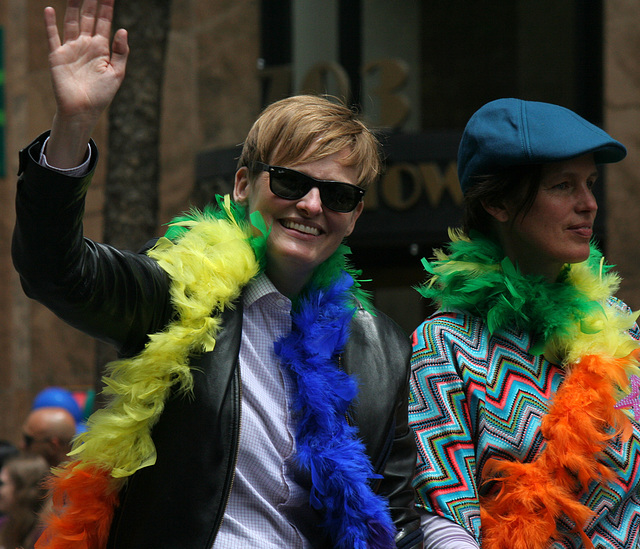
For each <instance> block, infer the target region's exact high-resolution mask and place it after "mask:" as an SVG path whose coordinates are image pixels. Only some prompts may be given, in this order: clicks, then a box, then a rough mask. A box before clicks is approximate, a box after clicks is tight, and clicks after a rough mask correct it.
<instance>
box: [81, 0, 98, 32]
mask: <svg viewBox="0 0 640 549" xmlns="http://www.w3.org/2000/svg"><path fill="white" fill-rule="evenodd" d="M97 11H98V0H84V2H83V3H82V11H81V12H80V34H88V35H89V36H91V35H93V30H94V29H95V26H96V13H97Z"/></svg>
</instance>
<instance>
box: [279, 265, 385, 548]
mask: <svg viewBox="0 0 640 549" xmlns="http://www.w3.org/2000/svg"><path fill="white" fill-rule="evenodd" d="M353 285H354V280H353V278H352V277H351V276H350V275H349V274H348V273H346V272H344V271H343V272H341V274H340V275H339V276H338V277H337V280H335V282H334V283H333V284H331V285H330V286H328V287H325V288H316V289H314V290H312V291H309V292H307V293H306V294H305V297H303V298H302V299H301V300H300V302H299V303H297V304H296V307H295V310H294V312H293V313H292V321H293V329H292V331H291V333H290V334H289V335H287V336H285V337H283V338H282V339H280V340H279V341H277V342H275V344H274V345H275V351H276V354H277V355H278V356H279V357H280V359H281V361H282V365H283V366H284V367H285V368H286V369H287V370H288V371H289V372H290V373H291V375H292V378H293V380H294V383H295V385H296V396H295V399H294V403H293V411H294V413H295V414H296V415H297V418H298V429H297V435H296V442H297V459H298V461H299V463H300V465H301V466H302V467H303V468H304V469H306V470H307V471H309V472H310V475H311V481H312V488H311V493H310V497H309V500H310V504H311V506H312V507H313V508H314V509H316V510H319V511H322V512H323V513H322V514H323V517H324V518H323V521H322V526H323V527H324V528H325V530H326V531H327V532H329V534H330V535H331V538H332V541H333V544H334V546H335V547H336V548H337V549H388V548H390V547H395V543H394V531H395V529H394V526H393V522H392V520H391V517H390V515H389V511H388V503H387V501H386V500H385V499H384V498H382V497H380V496H378V495H376V494H375V493H374V492H373V490H372V489H371V486H370V484H369V482H370V480H371V479H375V478H380V476H379V475H376V474H375V473H374V472H373V468H372V466H371V463H370V462H369V459H368V457H367V454H366V452H365V447H364V444H363V443H362V441H361V440H360V439H359V438H358V430H357V428H356V427H355V426H353V425H350V424H349V422H348V421H347V410H348V408H349V406H350V404H351V402H352V401H353V400H354V398H355V397H356V395H357V392H358V387H357V383H356V380H355V379H353V378H351V377H350V376H349V375H348V374H347V373H345V372H344V371H342V370H341V369H340V368H338V366H337V364H338V360H339V355H340V353H341V352H342V350H343V349H344V346H345V344H346V342H347V339H348V337H349V324H350V322H351V319H352V318H353V315H354V313H355V310H356V309H355V304H354V300H353Z"/></svg>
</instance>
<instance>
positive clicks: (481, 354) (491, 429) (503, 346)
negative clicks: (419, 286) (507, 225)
mask: <svg viewBox="0 0 640 549" xmlns="http://www.w3.org/2000/svg"><path fill="white" fill-rule="evenodd" d="M608 306H610V307H622V308H625V309H627V310H628V308H627V307H626V306H625V305H624V304H622V302H620V301H619V300H617V299H615V298H611V299H610V300H609V303H608ZM629 312H630V311H629ZM630 335H631V337H633V338H634V339H636V340H640V330H639V329H638V327H637V325H635V326H634V328H633V329H632V330H631V333H630ZM531 346H532V341H531V336H530V334H529V333H527V332H526V331H523V330H519V329H517V328H515V327H514V328H513V329H501V330H497V331H496V332H495V333H494V334H493V335H492V334H490V332H489V330H488V327H487V324H486V323H485V322H484V321H483V320H482V319H480V318H478V317H475V316H472V315H470V314H466V313H463V312H446V311H442V310H441V311H438V312H436V313H435V314H434V315H433V316H431V317H430V318H428V319H427V320H426V321H425V322H423V323H422V325H420V326H419V327H418V329H417V330H416V331H415V332H414V334H413V358H412V377H411V396H410V402H409V419H410V422H411V424H412V427H413V429H414V431H415V435H416V441H417V445H418V463H417V470H416V476H415V479H414V486H415V488H416V490H417V494H418V495H417V497H418V506H419V507H422V508H424V509H425V510H426V511H428V512H432V513H437V514H439V515H442V516H444V517H446V518H449V519H451V520H453V521H455V522H457V523H458V524H460V525H462V526H464V527H465V528H467V529H468V530H469V531H470V532H472V533H473V534H474V535H475V537H476V539H477V540H478V541H480V538H481V533H480V505H479V496H480V495H481V494H480V493H479V490H491V483H488V485H487V484H485V485H484V486H482V487H481V480H482V479H483V470H484V468H485V465H486V463H487V460H488V459H490V458H498V459H502V460H511V461H514V460H516V461H520V462H531V461H533V460H534V459H535V458H536V456H538V455H539V454H540V452H541V451H542V450H543V449H544V446H545V441H544V439H543V437H542V434H541V431H540V425H541V420H542V417H543V416H544V415H545V414H546V413H547V411H548V408H549V405H550V402H551V400H552V399H553V396H554V395H555V394H556V391H557V390H558V387H559V386H560V385H561V383H562V381H563V379H564V377H565V372H564V370H563V369H562V368H561V367H559V366H557V365H555V364H552V363H550V362H548V361H547V360H545V359H544V358H543V357H542V356H534V355H532V354H530V350H531ZM632 426H633V434H632V435H631V437H630V438H629V439H628V440H627V441H626V442H621V439H620V438H619V437H618V438H615V439H614V441H613V443H610V444H609V445H608V447H607V448H606V451H605V453H604V455H603V457H602V461H603V462H604V463H606V464H607V465H609V466H610V467H612V468H613V469H614V470H615V471H616V474H617V477H616V478H615V479H614V480H613V481H611V482H608V483H607V484H606V485H605V486H604V487H603V485H602V484H597V483H595V482H594V483H592V484H591V485H590V487H589V490H588V491H587V493H585V494H584V495H583V496H582V498H581V501H582V503H584V504H585V505H587V506H588V507H589V508H590V509H592V510H594V512H595V515H594V517H593V519H591V520H590V522H589V523H588V524H587V526H586V529H585V533H586V534H587V536H588V537H589V539H591V541H592V542H593V544H594V546H595V547H596V548H600V549H635V548H637V547H640V425H638V423H637V422H635V421H632ZM574 526H575V525H573V524H570V523H568V521H565V522H564V523H560V524H559V525H558V529H559V531H560V533H561V535H562V538H561V539H559V540H557V541H555V542H554V543H553V544H552V545H551V546H550V547H552V548H554V549H560V548H563V549H577V548H581V547H583V544H582V541H581V538H580V535H579V534H578V533H576V532H575V531H574V532H572V529H573V528H574Z"/></svg>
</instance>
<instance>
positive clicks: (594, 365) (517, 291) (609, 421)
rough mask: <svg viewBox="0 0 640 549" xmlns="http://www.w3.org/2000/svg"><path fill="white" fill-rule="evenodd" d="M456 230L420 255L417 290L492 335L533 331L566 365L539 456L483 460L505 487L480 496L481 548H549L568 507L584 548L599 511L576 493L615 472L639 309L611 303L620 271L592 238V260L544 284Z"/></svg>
mask: <svg viewBox="0 0 640 549" xmlns="http://www.w3.org/2000/svg"><path fill="white" fill-rule="evenodd" d="M450 236H451V243H450V244H449V247H448V250H447V252H446V253H445V252H444V251H442V250H436V256H435V259H434V261H432V262H431V263H430V262H427V261H424V260H423V264H424V265H425V268H426V270H427V271H428V273H429V274H430V277H429V279H428V281H427V282H426V283H425V284H424V285H422V286H421V287H420V288H418V291H419V292H420V293H421V294H422V295H423V296H425V297H428V298H431V299H433V300H434V301H436V303H437V304H438V305H439V306H440V307H441V308H444V309H448V310H451V309H454V310H464V311H468V312H469V313H470V314H472V315H475V316H479V317H480V318H483V319H484V320H485V321H486V323H487V326H488V328H489V330H490V331H491V332H492V333H493V332H495V331H496V330H500V329H504V328H513V327H516V328H519V329H524V330H528V331H529V332H531V333H532V334H533V336H534V339H535V340H537V344H535V345H534V347H533V348H532V349H531V352H532V353H533V354H540V353H542V354H544V356H545V358H546V359H547V360H549V361H551V362H553V363H556V364H560V365H562V366H563V367H564V368H565V370H566V372H567V375H566V377H565V380H564V382H563V384H562V385H561V387H560V389H559V390H558V392H557V394H556V395H555V397H554V399H553V402H552V403H551V406H550V408H549V411H548V413H547V414H546V415H545V417H544V418H543V421H542V434H543V436H544V438H545V441H546V444H545V447H544V449H543V451H542V452H541V453H540V455H539V456H538V457H537V458H536V459H535V460H534V461H532V462H529V463H519V462H512V461H506V460H498V459H493V460H491V461H490V462H489V463H487V468H486V471H485V475H484V476H485V478H484V479H483V480H484V481H485V482H486V481H489V480H492V481H494V482H496V483H497V485H498V486H499V489H498V490H497V493H494V494H491V495H489V496H486V497H485V498H483V499H482V500H481V502H480V505H481V520H482V546H483V547H485V548H487V549H545V548H547V547H548V546H549V543H550V542H551V541H552V540H553V539H555V538H557V537H559V531H558V529H557V520H558V518H560V517H561V516H562V515H563V514H564V515H565V516H567V517H568V518H569V519H570V520H571V521H572V522H573V523H574V524H575V525H576V531H577V532H579V533H580V536H581V537H582V541H583V543H584V546H585V547H587V548H593V544H592V543H591V541H590V540H589V539H588V537H587V535H586V534H585V533H584V530H583V529H584V526H585V525H586V523H587V522H588V520H589V519H590V518H592V516H593V512H592V511H591V510H590V509H589V508H588V507H587V506H586V505H584V504H583V503H582V502H581V501H580V496H581V494H582V493H583V492H584V491H585V490H586V489H587V487H588V486H589V484H590V483H592V482H594V481H595V482H605V481H606V480H607V479H609V478H611V477H612V476H613V475H614V474H615V472H614V471H612V470H610V469H609V468H608V467H606V466H605V465H604V464H603V463H601V462H600V461H599V459H598V456H599V454H600V453H601V452H602V450H603V449H604V448H605V447H606V446H607V444H608V443H609V442H610V441H612V440H613V439H614V438H615V437H616V436H622V437H623V438H625V437H627V438H628V436H629V434H630V431H631V424H630V421H629V418H628V417H627V415H625V412H623V411H621V410H618V409H616V408H615V405H616V402H618V401H619V400H620V399H621V398H622V397H624V396H625V395H626V394H627V393H628V390H629V379H630V376H631V375H638V372H639V362H638V361H639V360H640V350H639V348H638V347H639V344H638V342H637V341H635V340H633V339H632V338H631V337H630V336H629V334H628V330H629V329H631V328H632V327H633V325H634V322H635V320H636V318H637V316H638V315H637V314H636V315H629V314H627V313H626V312H624V311H622V310H619V309H617V308H616V307H611V306H608V305H607V300H608V299H609V298H610V296H612V295H614V294H615V292H616V290H617V289H618V286H619V278H618V276H617V275H616V274H615V273H613V272H612V271H611V267H610V266H608V265H606V264H605V262H604V259H603V257H602V255H601V254H600V252H599V251H598V250H597V249H596V248H595V247H594V246H592V249H591V254H590V257H589V259H588V260H587V261H585V262H584V263H579V264H574V265H571V266H568V265H567V266H565V268H564V269H563V271H562V273H561V274H560V277H559V279H558V281H557V282H555V283H548V282H547V281H546V280H545V279H544V278H542V277H532V276H523V275H522V274H520V273H519V272H518V270H517V269H516V268H515V267H514V266H513V264H512V263H511V262H510V261H509V260H508V259H507V258H504V254H503V252H502V250H501V248H500V247H499V246H498V245H497V244H496V243H495V242H493V241H492V240H489V239H487V238H485V237H483V236H481V235H477V234H474V235H472V238H471V239H470V238H468V237H466V236H465V235H464V234H463V233H461V232H455V231H452V232H450Z"/></svg>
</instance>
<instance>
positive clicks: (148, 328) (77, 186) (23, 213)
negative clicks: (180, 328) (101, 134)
mask: <svg viewBox="0 0 640 549" xmlns="http://www.w3.org/2000/svg"><path fill="white" fill-rule="evenodd" d="M46 137H47V134H43V135H41V136H40V137H38V138H37V139H36V140H35V141H33V142H32V143H31V144H30V145H29V146H28V147H26V148H25V149H23V150H21V151H20V169H19V173H18V187H17V194H16V225H15V230H14V234H13V241H12V256H13V262H14V265H15V268H16V270H17V271H18V273H19V275H20V281H21V283H22V287H23V289H24V291H25V293H26V294H27V296H29V297H31V298H33V299H36V300H38V301H39V302H41V303H42V304H44V305H45V306H46V307H48V308H49V309H51V311H53V312H54V313H55V314H56V315H57V316H59V317H60V318H62V319H63V320H65V321H66V322H67V323H69V324H70V325H72V326H74V327H75V328H78V329H79V330H82V331H83V332H86V333H88V334H89V335H92V336H94V337H96V338H98V339H101V340H103V341H107V342H109V343H111V344H113V345H115V346H116V348H117V349H118V351H119V352H120V353H121V354H125V355H128V354H133V353H136V352H138V351H139V350H140V349H141V348H142V346H143V345H144V343H145V342H146V339H147V334H150V333H154V332H156V331H159V330H161V329H162V328H163V327H164V326H165V325H166V323H167V322H168V320H169V319H170V318H171V315H172V314H173V313H172V307H171V303H170V299H169V280H168V277H167V276H166V273H165V272H164V271H163V270H162V269H161V268H160V267H159V265H158V264H157V263H156V262H155V261H153V260H152V259H150V258H149V257H147V256H146V255H143V254H137V253H134V252H129V251H120V250H117V249H116V248H113V247H111V246H108V245H104V244H99V243H97V242H93V241H91V240H89V239H87V238H84V236H83V228H82V218H83V215H84V207H85V196H86V193H87V190H88V188H89V185H90V183H91V178H92V176H93V172H94V170H95V166H96V162H97V158H98V152H97V149H96V147H95V144H94V143H93V142H91V144H90V146H91V165H90V167H89V173H88V174H87V175H86V176H83V177H70V176H67V175H65V174H62V173H60V172H57V171H55V170H51V169H49V168H45V167H43V166H41V165H40V164H39V158H40V151H41V150H42V146H43V144H44V141H45V139H46Z"/></svg>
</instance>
